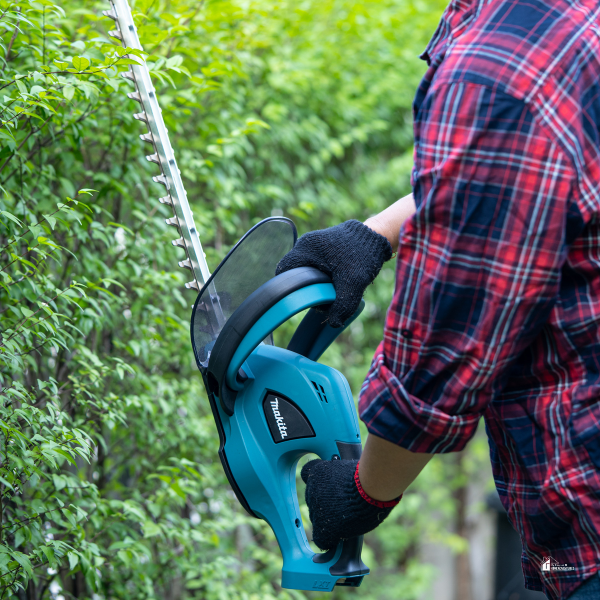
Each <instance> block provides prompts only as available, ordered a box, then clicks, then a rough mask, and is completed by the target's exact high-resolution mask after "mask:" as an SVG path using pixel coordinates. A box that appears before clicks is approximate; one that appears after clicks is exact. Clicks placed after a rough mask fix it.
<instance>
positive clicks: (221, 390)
mask: <svg viewBox="0 0 600 600" xmlns="http://www.w3.org/2000/svg"><path fill="white" fill-rule="evenodd" d="M308 287H312V288H315V289H314V290H313V292H312V293H308V294H307V293H306V292H305V293H304V294H301V295H300V296H295V295H294V293H295V292H298V291H300V292H302V291H303V290H304V288H308ZM292 296H293V298H292V299H291V300H289V301H288V299H289V298H291V297H292ZM333 300H335V291H334V288H333V285H332V284H331V279H330V278H329V277H328V276H327V275H325V273H323V272H321V271H319V270H318V269H314V268H312V267H300V268H298V269H292V270H290V271H286V272H285V273H282V274H281V275H278V276H277V277H273V279H270V280H269V281H267V282H266V283H265V284H263V285H262V286H261V287H259V288H258V289H257V290H256V291H254V292H253V293H252V294H250V296H248V298H246V300H244V302H242V304H240V306H239V307H238V308H237V309H236V311H235V312H234V313H233V314H232V315H231V317H229V319H228V320H227V322H226V323H225V325H224V327H223V329H222V330H221V332H220V333H219V337H218V338H217V340H216V342H215V345H214V347H213V349H212V352H211V355H210V359H209V361H208V368H207V375H206V378H207V383H208V386H209V389H210V391H211V392H212V393H213V394H215V395H216V396H218V398H219V401H220V403H221V407H222V408H223V410H224V411H225V413H226V414H228V415H230V416H231V415H232V414H233V407H234V403H235V397H236V395H237V390H236V387H238V386H237V373H238V371H239V369H240V367H241V366H242V364H243V362H244V361H245V360H246V358H248V356H249V355H250V354H251V352H252V351H253V350H254V348H256V346H258V344H260V342H261V341H262V340H264V338H265V337H266V336H267V335H269V333H271V332H272V331H273V330H274V329H276V328H277V327H278V326H279V325H281V323H283V322H284V321H286V320H287V319H289V318H290V317H291V316H293V315H294V314H296V313H297V312H299V311H301V310H304V309H305V308H308V307H310V306H316V305H318V304H324V303H327V302H333ZM281 301H283V304H282V306H281V307H279V308H277V309H276V310H274V311H271V309H273V308H275V307H276V305H277V304H278V303H280V302H281ZM307 302H308V303H307ZM298 306H300V308H297V309H296V307H298ZM270 311H271V312H270ZM267 313H269V316H268V317H267V318H265V319H263V317H266V316H267ZM256 325H258V327H256V328H255V326H256ZM251 332H252V333H251ZM259 332H260V333H259ZM262 332H264V333H262ZM246 337H248V341H246ZM234 357H235V364H237V368H234V366H232V367H231V368H230V365H231V364H232V362H233V360H234ZM240 357H242V358H241V360H240ZM228 382H229V383H230V384H231V386H230V385H228Z"/></svg>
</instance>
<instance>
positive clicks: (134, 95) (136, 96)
mask: <svg viewBox="0 0 600 600" xmlns="http://www.w3.org/2000/svg"><path fill="white" fill-rule="evenodd" d="M127 97H128V98H131V99H132V100H136V101H137V102H141V101H142V97H141V96H140V93H139V92H129V94H127Z"/></svg>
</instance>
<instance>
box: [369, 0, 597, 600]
mask: <svg viewBox="0 0 600 600" xmlns="http://www.w3.org/2000/svg"><path fill="white" fill-rule="evenodd" d="M599 25H600V0H577V1H576V0H571V1H566V0H492V1H487V2H486V1H484V0H454V1H453V2H452V3H451V4H450V6H449V7H448V8H447V9H446V12H445V13H444V16H443V18H442V21H441V23H440V26H439V27H438V30H437V31H436V33H435V35H434V37H433V39H432V41H431V42H430V44H429V46H428V48H427V50H426V52H425V54H424V58H425V59H426V60H427V61H428V64H429V69H428V71H427V73H426V75H425V77H424V79H423V81H422V83H421V86H420V88H419V90H418V92H417V95H416V99H415V102H414V133H415V153H414V170H413V190H414V197H415V202H416V204H417V212H416V214H415V215H414V216H413V217H412V218H411V219H409V220H408V221H407V222H406V223H405V224H404V226H403V228H402V230H401V232H400V247H399V250H398V263H397V278H396V290H395V292H394V298H393V301H392V304H391V306H390V308H389V311H388V314H387V319H386V324H385V330H384V339H383V341H382V343H381V344H380V346H379V347H378V349H377V351H376V353H375V357H374V359H373V363H372V366H371V370H370V372H369V374H368V376H367V378H366V380H365V383H364V385H363V388H362V390H361V394H360V404H359V410H360V414H361V418H362V420H363V421H364V422H365V424H366V425H367V427H368V429H369V431H370V432H371V433H373V434H375V435H377V436H379V437H382V438H384V439H387V440H389V441H391V442H394V443H396V444H398V445H400V446H402V447H404V448H407V449H409V450H411V451H414V452H428V453H438V452H452V451H458V450H462V449H463V448H464V447H465V444H466V443H467V442H468V440H469V439H470V438H471V437H472V436H473V434H474V433H475V430H476V428H477V424H478V422H479V420H480V417H482V416H483V417H484V419H485V424H486V430H487V433H488V438H489V444H490V453H491V460H492V466H493V471H494V478H495V481H496V486H497V489H498V492H499V494H500V498H501V500H502V502H503V504H504V506H505V508H506V510H507V511H508V515H509V518H510V520H511V522H512V524H513V525H514V527H515V528H516V529H517V530H518V531H519V533H520V535H521V539H522V541H523V548H524V551H523V569H524V573H525V580H526V585H527V587H529V588H531V589H536V590H543V591H544V592H545V593H546V594H547V596H548V597H550V598H552V599H559V598H560V599H564V598H567V597H568V596H569V594H571V593H572V592H573V591H574V590H575V588H577V586H578V585H580V584H581V582H582V581H583V580H584V579H586V578H588V577H589V576H590V575H591V574H592V573H594V572H596V571H597V570H598V568H599V565H600V26H599ZM549 556H551V557H552V558H553V559H555V561H557V562H558V563H560V564H562V565H564V564H566V565H568V566H569V567H573V568H574V569H573V570H570V571H569V570H563V571H558V570H551V571H544V572H542V570H541V563H542V561H543V560H544V558H545V557H549ZM553 564H554V563H553Z"/></svg>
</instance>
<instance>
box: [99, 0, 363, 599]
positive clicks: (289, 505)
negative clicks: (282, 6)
mask: <svg viewBox="0 0 600 600" xmlns="http://www.w3.org/2000/svg"><path fill="white" fill-rule="evenodd" d="M104 14H105V15H106V16H107V17H110V18H111V19H113V20H114V21H115V22H116V24H117V28H116V30H114V31H111V32H110V35H111V36H112V37H114V38H116V39H118V40H119V41H120V42H121V43H122V44H123V46H124V47H125V48H131V49H135V50H141V49H142V47H141V45H140V42H139V39H138V35H137V31H136V27H135V24H134V22H133V18H132V16H131V11H130V9H129V6H128V4H127V0H111V9H110V10H108V11H105V12H104ZM130 58H132V59H133V60H134V61H135V62H136V64H134V65H131V66H130V68H129V70H128V71H127V72H125V73H124V74H123V76H124V77H125V78H126V79H129V80H130V81H131V82H132V83H133V84H134V85H135V91H132V92H131V93H129V94H128V96H129V98H131V99H133V100H136V101H137V102H138V103H139V104H140V106H141V112H139V113H137V114H136V115H134V116H135V118H136V119H138V120H140V121H142V122H143V123H145V124H146V125H147V127H148V132H147V133H144V134H142V135H141V136H140V137H141V139H142V140H144V141H145V142H148V143H149V144H151V145H152V147H153V153H152V154H150V155H148V156H147V159H148V160H149V161H150V162H153V163H156V164H157V165H158V166H159V167H160V169H161V174H160V175H157V176H155V177H153V179H154V181H156V182H158V183H160V184H162V185H164V187H165V189H166V196H164V197H163V198H160V202H162V203H163V204H168V205H170V206H172V207H173V212H174V216H173V217H172V218H169V219H167V220H166V222H167V223H168V224H169V225H173V226H174V227H177V228H178V229H179V234H180V236H179V238H178V239H176V240H174V241H173V245H174V246H178V247H181V248H183V249H184V250H185V252H186V255H187V258H186V259H185V260H183V261H181V262H179V266H180V267H184V268H187V269H190V271H191V272H192V275H193V280H192V281H191V282H189V283H187V284H186V287H187V288H190V289H193V290H196V291H197V292H199V293H198V296H197V299H196V302H195V304H194V309H193V313H192V322H191V335H192V345H193V348H194V354H195V357H196V362H197V364H198V368H199V369H200V372H201V373H202V377H203V380H204V385H205V387H206V391H207V394H208V398H209V401H210V405H211V409H212V412H213V416H214V418H215V423H216V425H217V429H218V431H219V437H220V447H219V457H220V458H221V463H222V465H223V468H224V470H225V473H226V475H227V478H228V480H229V483H230V485H231V487H232V489H233V491H234V492H235V494H236V496H237V498H238V500H239V502H240V503H241V504H242V506H243V507H244V508H245V510H246V511H247V512H248V514H250V515H251V516H253V517H257V518H261V519H264V520H265V521H267V523H268V524H269V525H270V526H271V528H272V529H273V531H274V532H275V536H276V537H277V542H278V544H279V547H280V549H281V552H282V554H283V569H282V586H283V587H285V588H291V589H299V590H315V591H332V590H333V588H334V587H335V586H336V585H346V586H352V587H358V586H359V585H360V583H361V582H362V579H363V577H364V576H365V575H366V574H368V573H369V569H368V568H367V567H366V566H365V565H364V564H363V562H362V560H361V549H362V542H363V540H362V536H360V537H357V538H353V539H350V540H346V541H344V542H341V543H340V544H338V546H337V547H336V548H333V549H332V550H329V551H328V552H324V553H315V552H313V551H312V550H311V548H310V546H309V544H308V541H307V538H306V533H305V531H304V527H303V526H302V518H301V516H300V509H299V506H298V498H297V494H296V466H297V464H298V460H299V459H300V458H301V457H302V456H304V455H306V454H309V453H313V454H317V455H318V456H319V457H321V458H323V459H327V460H336V459H356V458H358V457H360V453H361V450H362V446H361V443H360V433H359V428H358V419H357V416H356V409H355V407H354V402H353V399H352V394H351V392H350V388H349V386H348V382H347V381H346V379H345V378H344V376H343V375H342V374H341V373H339V372H338V371H336V370H335V369H332V368H331V367H328V366H325V365H322V364H319V363H318V362H317V360H318V359H319V358H320V356H321V355H322V354H323V352H324V351H325V350H326V349H327V348H328V346H329V345H330V344H331V343H332V342H333V341H334V340H335V339H336V337H337V336H338V335H339V334H340V333H341V332H342V331H343V330H344V328H339V329H333V328H332V327H330V326H329V325H328V324H326V323H325V322H324V321H323V317H322V315H320V313H318V312H316V311H315V310H314V308H312V307H315V306H319V305H322V304H328V303H331V302H333V301H334V300H335V290H334V288H333V285H332V283H331V280H330V278H329V277H328V276H327V275H325V274H323V273H321V272H320V271H318V270H316V269H313V268H310V267H302V268H299V269H293V270H291V271H288V272H286V273H283V274H282V275H279V276H277V277H273V275H274V273H275V267H276V265H277V263H278V262H279V260H280V259H281V258H282V257H283V256H284V255H285V254H286V253H287V252H288V251H289V250H291V248H292V247H293V245H294V244H295V242H296V228H295V227H294V224H293V223H292V222H291V221H290V220H289V219H285V218H283V217H273V218H269V219H265V220H264V221H261V222H260V223H258V224H257V225H255V226H254V227H253V228H252V229H251V230H250V231H249V232H248V233H246V235H244V236H243V237H242V239H241V240H240V241H239V242H238V243H237V244H236V245H235V246H234V248H233V249H232V250H231V251H230V252H229V254H228V255H227V256H226V257H225V259H224V260H223V261H222V262H221V264H220V265H219V266H218V267H217V269H216V270H215V272H214V274H213V275H212V276H211V275H210V273H209V270H208V266H207V264H206V258H205V256H204V252H203V251H202V246H201V244H200V239H199V237H198V232H197V230H196V226H195V225H194V219H193V216H192V212H191V210H190V207H189V204H188V201H187V196H186V193H185V189H184V187H183V183H182V180H181V176H180V173H179V170H178V168H177V163H176V161H175V156H174V155H173V150H172V148H171V144H170V142H169V137H168V132H167V129H166V128H165V124H164V121H163V118H162V114H161V110H160V107H159V105H158V101H157V98H156V92H155V90H154V87H153V85H152V81H151V79H150V73H149V71H148V67H147V66H146V64H145V62H144V60H143V59H139V58H136V57H133V56H130ZM362 307H363V305H361V307H360V308H359V310H358V311H357V312H356V313H355V314H354V315H353V316H352V318H351V319H349V321H348V322H346V323H345V327H347V326H348V325H349V324H350V323H351V322H352V321H353V320H354V319H355V318H356V317H357V316H358V314H359V313H360V311H361V310H362ZM307 308H309V309H310V310H309V311H308V313H307V314H306V316H305V317H304V319H303V320H302V322H301V323H300V325H299V326H298V328H297V329H296V332H295V334H294V336H293V337H292V340H291V341H290V343H289V345H288V347H287V349H284V348H278V347H276V346H274V345H273V338H272V332H273V331H274V330H275V329H276V328H277V327H278V326H279V325H281V324H282V323H284V322H285V321H287V320H288V319H290V318H291V317H292V316H294V315H295V314H297V313H299V312H301V311H303V310H305V309H307Z"/></svg>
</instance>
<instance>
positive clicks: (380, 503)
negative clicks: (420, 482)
mask: <svg viewBox="0 0 600 600" xmlns="http://www.w3.org/2000/svg"><path fill="white" fill-rule="evenodd" d="M359 464H360V463H358V464H357V465H356V471H354V483H356V487H357V488H358V493H359V494H360V495H361V497H362V499H363V500H365V501H366V502H368V503H369V504H372V505H373V506H377V507H378V508H393V507H394V506H396V504H398V502H400V500H401V499H402V494H400V495H399V496H398V497H397V498H395V499H394V500H387V501H386V502H383V501H382V500H375V499H374V498H371V496H369V494H367V492H365V490H363V487H362V485H361V484H360V479H359V478H358V465H359Z"/></svg>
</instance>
